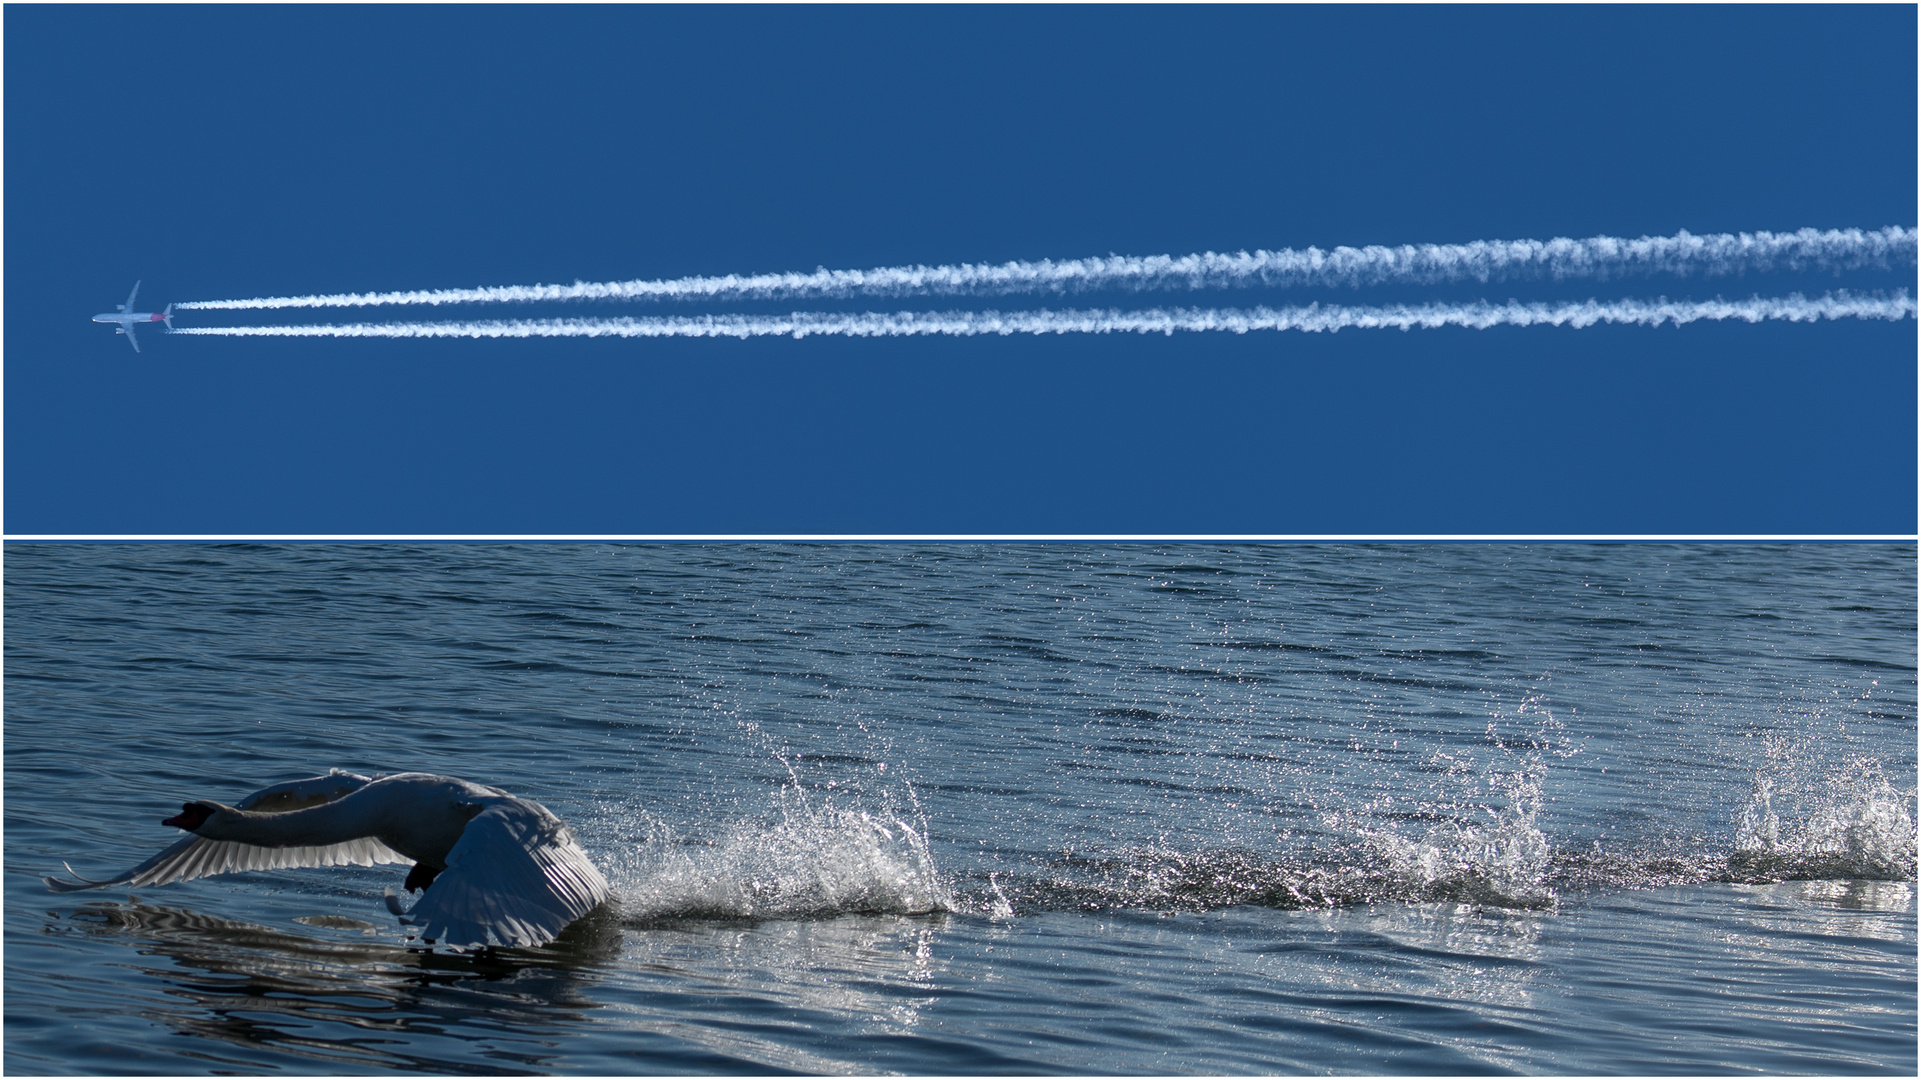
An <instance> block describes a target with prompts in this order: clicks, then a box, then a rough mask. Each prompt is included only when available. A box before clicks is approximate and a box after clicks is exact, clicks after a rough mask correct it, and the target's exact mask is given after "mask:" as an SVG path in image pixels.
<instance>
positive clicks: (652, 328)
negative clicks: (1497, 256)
mask: <svg viewBox="0 0 1921 1080" xmlns="http://www.w3.org/2000/svg"><path fill="white" fill-rule="evenodd" d="M1914 315H1915V302H1914V300H1913V299H1911V298H1910V297H1909V296H1908V293H1907V290H1905V289H1903V290H1900V291H1898V292H1896V293H1894V294H1893V295H1891V296H1855V295H1851V294H1849V293H1847V292H1835V293H1829V294H1826V295H1823V296H1819V297H1815V298H1808V297H1805V296H1802V295H1801V294H1799V293H1795V294H1792V295H1789V296H1785V297H1770V298H1763V297H1759V296H1755V297H1750V298H1749V299H1746V300H1719V299H1716V300H1667V299H1665V298H1663V299H1657V300H1611V301H1606V302H1601V301H1595V300H1586V301H1580V302H1575V303H1521V302H1519V301H1515V300H1510V301H1508V302H1507V303H1505V304H1490V303H1487V302H1486V301H1480V302H1477V303H1471V304H1421V305H1407V304H1395V305H1386V306H1375V307H1347V306H1341V305H1331V304H1309V305H1307V306H1305V307H1294V308H1280V309H1275V308H1267V307H1257V308H1251V309H1232V308H1213V309H1206V308H1169V309H1150V310H1145V311H1114V310H1107V311H1101V310H1091V311H1046V310H1042V311H1013V312H999V311H945V312H911V311H910V312H863V313H835V312H796V313H794V314H791V315H697V316H680V317H665V318H619V319H511V320H499V321H492V322H416V323H350V324H347V325H335V326H326V325H307V326H299V325H295V326H201V327H183V328H181V329H177V330H174V331H173V333H176V334H203V335H211V336H221V337H360V338H535V337H624V338H662V337H694V338H706V337H731V338H752V337H796V338H804V337H812V336H815V335H833V336H841V337H924V336H933V335H944V336H952V337H975V336H979V335H983V334H999V335H1009V334H1155V333H1160V334H1173V333H1174V332H1175V331H1176V330H1191V331H1208V330H1212V331H1226V332H1229V333H1235V334H1245V333H1249V332H1251V331H1255V330H1303V331H1308V332H1314V333H1319V332H1334V331H1339V330H1345V329H1350V328H1358V329H1394V330H1412V329H1415V328H1417V327H1418V328H1421V329H1431V328H1434V327H1442V326H1462V327H1468V328H1471V329H1475V330H1485V329H1488V328H1489V327H1494V326H1573V327H1587V326H1593V325H1595V324H1597V323H1623V324H1628V325H1636V326H1660V325H1662V324H1663V323H1672V324H1674V325H1675V326H1681V325H1685V324H1687V323H1691V322H1700V321H1721V320H1728V319H1737V320H1740V321H1743V322H1750V323H1758V322H1769V321H1786V322H1818V321H1820V320H1823V319H1886V320H1889V321H1897V320H1901V319H1906V318H1910V317H1913V316H1914Z"/></svg>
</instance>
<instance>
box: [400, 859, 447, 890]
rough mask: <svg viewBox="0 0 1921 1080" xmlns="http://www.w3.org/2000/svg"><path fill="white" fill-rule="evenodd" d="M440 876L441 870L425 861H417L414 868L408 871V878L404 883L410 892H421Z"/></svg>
mask: <svg viewBox="0 0 1921 1080" xmlns="http://www.w3.org/2000/svg"><path fill="white" fill-rule="evenodd" d="M439 876H440V871H439V870H436V869H434V868H433V867H431V866H428V865H427V864H426V863H424V862H417V863H415V864H414V868H413V869H412V870H409V871H407V880H406V881H405V882H404V883H403V884H404V885H405V886H406V889H407V891H408V892H419V891H420V890H422V889H424V888H426V887H427V886H429V885H432V884H433V883H434V879H435V878H437V877H439Z"/></svg>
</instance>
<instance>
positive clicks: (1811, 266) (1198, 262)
mask: <svg viewBox="0 0 1921 1080" xmlns="http://www.w3.org/2000/svg"><path fill="white" fill-rule="evenodd" d="M1915 232H1916V231H1915V230H1914V229H1911V228H1904V227H1902V226H1899V225H1891V226H1888V227H1887V228H1885V229H1874V230H1868V231H1863V230H1861V229H1828V230H1826V231H1820V230H1816V229H1802V230H1800V231H1798V232H1791V233H1772V232H1754V233H1718V234H1715V235H1711V236H1695V235H1693V234H1691V233H1687V232H1681V233H1676V234H1675V235H1673V236H1643V237H1641V238H1640V239H1638V240H1625V239H1621V238H1619V237H1613V236H1593V237H1589V238H1588V239H1586V240H1567V239H1559V240H1477V241H1475V242H1473V243H1470V244H1409V245H1403V246H1400V247H1379V246H1370V247H1361V248H1352V247H1337V248H1335V249H1334V250H1332V251H1322V250H1321V249H1320V248H1313V247H1310V248H1306V249H1303V250H1293V249H1283V250H1281V251H1253V252H1248V251H1243V252H1240V253H1238V254H1228V255H1222V254H1216V253H1214V252H1211V251H1209V252H1204V253H1201V254H1198V255H1183V256H1178V257H1176V256H1172V255H1153V256H1147V257H1138V256H1130V255H1110V256H1107V257H1105V258H1101V257H1096V258H1089V259H1069V260H1064V261H1059V262H1056V261H1054V260H1051V259H1044V260H1041V261H1039V262H1009V263H1000V264H997V265H987V264H978V265H977V264H974V263H961V264H959V265H956V266H886V267H879V268H876V269H872V270H827V269H824V268H823V269H820V270H816V271H814V272H812V273H786V274H751V275H738V274H727V275H725V276H721V277H686V278H675V279H671V280H657V281H611V282H585V281H577V282H575V283H574V284H572V285H498V286H492V287H488V288H478V289H432V290H423V291H414V292H383V293H333V294H328V295H316V296H274V297H262V298H259V299H254V300H198V301H190V302H188V303H184V304H176V305H174V306H175V308H176V310H184V311H214V310H226V311H234V310H250V309H269V308H336V307H382V306H406V305H419V304H427V305H441V304H482V303H500V302H521V301H537V300H719V299H738V300H794V299H803V298H807V297H853V296H890V297H902V296H961V295H976V296H1000V295H1012V294H1019V293H1069V292H1084V291H1091V290H1095V289H1133V290H1151V289H1206V288H1224V287H1236V286H1252V285H1265V286H1307V285H1335V286H1352V287H1360V286H1363V285H1385V284H1410V285H1430V284H1437V283H1440V282H1448V281H1481V282H1487V281H1494V280H1498V279H1505V278H1553V279H1557V280H1559V279H1567V278H1582V279H1606V278H1615V277H1623V276H1630V275H1637V274H1678V275H1683V276H1686V275H1693V274H1700V275H1703V276H1713V275H1727V274H1740V273H1750V272H1753V273H1762V272H1766V271H1770V270H1776V269H1788V270H1820V271H1842V270H1858V269H1862V268H1865V267H1879V268H1886V267H1888V266H1891V265H1895V264H1899V265H1901V266H1909V265H1913V264H1914V263H1915Z"/></svg>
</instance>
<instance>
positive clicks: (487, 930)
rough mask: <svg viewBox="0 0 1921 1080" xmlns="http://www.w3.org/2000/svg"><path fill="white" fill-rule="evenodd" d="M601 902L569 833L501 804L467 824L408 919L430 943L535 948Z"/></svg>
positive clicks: (601, 883) (507, 801) (526, 804)
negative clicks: (441, 868)
mask: <svg viewBox="0 0 1921 1080" xmlns="http://www.w3.org/2000/svg"><path fill="white" fill-rule="evenodd" d="M608 895H609V889H608V887H607V879H606V878H604V877H602V876H601V875H600V871H599V870H597V869H595V868H594V864H593V860H592V859H590V858H588V856H587V853H586V852H585V851H584V850H582V849H581V847H580V844H579V842H578V841H577V840H576V839H575V837H574V832H573V830H572V829H570V828H568V827H567V825H566V824H565V823H564V822H562V821H561V820H560V819H559V818H557V817H555V816H554V815H553V814H552V813H550V812H549V811H548V810H547V809H546V808H545V807H543V806H541V805H540V804H539V803H535V802H530V801H528V800H525V799H515V798H511V797H506V798H500V799H497V800H489V802H488V803H487V804H485V805H483V808H482V810H481V812H480V813H479V814H477V815H475V816H474V818H473V819H472V820H470V821H468V822H467V827H466V829H465V830H464V831H462V833H461V834H460V841H459V842H458V843H456V844H455V845H454V847H453V850H451V851H449V852H448V853H447V869H445V870H443V871H441V873H440V875H439V876H438V877H436V878H434V882H433V884H432V885H430V886H428V887H427V892H426V894H425V895H423V896H422V897H421V898H420V902H419V903H417V904H415V905H414V906H413V910H412V911H411V912H410V913H409V917H410V918H411V919H412V920H413V923H414V925H415V927H416V931H417V932H418V933H419V934H420V936H421V937H423V938H426V939H428V940H430V941H439V942H444V943H446V944H448V945H496V944H498V945H505V946H539V945H545V944H547V943H548V942H550V941H552V940H553V939H554V938H555V937H556V936H558V935H559V934H560V932H561V931H562V930H563V929H565V928H566V926H567V924H568V923H571V922H573V921H574V920H575V919H578V918H580V917H581V916H582V915H585V914H587V913H588V912H589V911H592V910H593V909H594V908H595V906H597V905H598V904H600V903H601V901H603V900H606V899H607V897H608Z"/></svg>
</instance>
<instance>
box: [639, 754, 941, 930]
mask: <svg viewBox="0 0 1921 1080" xmlns="http://www.w3.org/2000/svg"><path fill="white" fill-rule="evenodd" d="M613 870H614V872H613V873H612V874H610V875H609V876H610V878H611V879H612V881H613V883H614V888H615V891H616V893H617V894H618V895H619V897H620V902H621V907H622V910H623V912H624V914H625V915H626V917H627V918H629V919H637V920H641V921H651V920H659V919H669V918H736V919H796V918H826V917H832V916H836V915H846V914H854V913H862V914H897V915H921V914H928V913H932V912H937V911H951V910H954V900H953V897H952V896H951V895H950V893H949V891H948V888H947V886H946V885H945V883H944V882H943V881H942V879H941V875H940V872H939V870H938V869H936V867H935V865H934V858H933V854H932V852H931V851H930V850H929V849H928V844H927V831H926V827H925V825H924V824H922V825H919V826H917V825H915V824H912V823H910V822H908V821H906V820H904V819H903V818H902V817H900V816H898V815H895V814H892V813H888V812H886V811H881V812H878V813H876V812H873V811H869V810H865V809H861V808H860V807H859V806H857V805H856V806H841V805H837V804H836V803H835V802H833V801H831V800H828V801H823V802H820V803H818V804H816V803H815V802H813V801H812V800H809V799H808V798H807V796H806V792H805V791H804V790H803V789H801V788H799V787H794V786H789V787H786V788H783V789H782V791H781V794H780V806H779V813H778V815H777V817H776V819H775V820H772V821H767V820H760V819H740V820H736V821H734V822H732V823H730V824H729V825H728V826H727V827H726V828H725V829H724V830H723V831H722V832H721V833H720V835H718V836H716V837H712V838H708V839H704V840H699V841H690V840H687V839H683V838H681V837H680V836H678V835H676V834H675V833H674V831H673V830H671V829H670V828H668V827H667V826H665V825H664V824H661V823H659V822H650V823H649V829H648V835H647V836H645V837H644V838H643V839H641V840H640V841H639V842H637V843H634V844H633V845H632V846H631V847H630V848H629V849H628V850H627V852H626V853H625V855H624V857H623V858H621V859H619V860H616V861H614V868H613Z"/></svg>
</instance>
